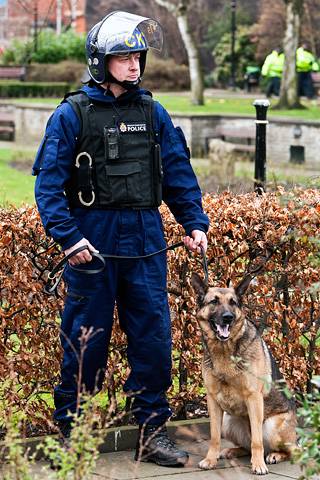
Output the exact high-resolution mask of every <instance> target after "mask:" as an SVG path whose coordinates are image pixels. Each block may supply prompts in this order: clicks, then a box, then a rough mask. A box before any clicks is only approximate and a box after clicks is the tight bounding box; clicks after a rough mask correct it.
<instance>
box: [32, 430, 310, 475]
mask: <svg viewBox="0 0 320 480" xmlns="http://www.w3.org/2000/svg"><path fill="white" fill-rule="evenodd" d="M180 445H181V446H182V447H183V448H185V449H186V450H188V451H189V453H190V460H189V463H188V465H187V466H185V467H183V468H168V467H160V466H158V465H155V464H153V463H138V462H135V461H134V460H133V455H134V452H133V450H129V451H122V452H111V453H103V454H101V455H100V457H99V459H98V462H97V465H96V468H95V469H94V473H93V474H92V475H91V476H90V480H94V479H99V478H101V479H110V480H111V479H112V480H131V479H145V480H148V479H162V480H193V479H194V480H209V479H210V480H218V479H221V480H236V479H237V480H249V479H251V480H252V479H254V478H256V476H255V475H253V474H252V473H251V471H250V459H249V457H243V458H242V459H236V460H234V461H232V462H231V461H228V460H220V461H219V464H218V467H217V468H216V469H215V470H209V471H204V470H200V469H199V468H198V462H199V461H200V460H201V459H202V458H203V456H204V455H205V452H206V449H207V445H208V441H207V440H204V439H203V440H202V439H201V440H198V441H196V442H184V443H180ZM224 445H225V444H224ZM300 474H301V472H300V469H299V467H298V466H297V465H292V464H291V463H290V462H282V463H279V464H277V465H269V475H268V476H267V477H266V479H268V480H276V479H278V480H280V479H283V480H285V479H298V477H299V476H300ZM32 477H33V479H34V480H36V479H37V478H39V479H43V478H46V479H48V480H49V479H50V480H51V479H52V480H53V479H55V478H56V477H55V474H54V473H52V471H51V470H50V469H49V468H48V464H47V463H46V462H42V461H41V462H38V463H37V464H36V465H35V466H34V467H33V469H32ZM88 480H89V479H88Z"/></svg>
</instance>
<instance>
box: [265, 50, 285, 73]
mask: <svg viewBox="0 0 320 480" xmlns="http://www.w3.org/2000/svg"><path fill="white" fill-rule="evenodd" d="M283 65H284V53H278V52H277V50H273V52H272V53H270V54H269V55H268V56H267V57H266V59H265V61H264V64H263V65H262V69H261V73H262V75H263V76H264V77H281V75H282V72H283Z"/></svg>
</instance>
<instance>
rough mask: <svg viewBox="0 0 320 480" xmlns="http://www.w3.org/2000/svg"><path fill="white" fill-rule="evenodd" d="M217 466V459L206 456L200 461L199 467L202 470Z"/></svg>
mask: <svg viewBox="0 0 320 480" xmlns="http://www.w3.org/2000/svg"><path fill="white" fill-rule="evenodd" d="M216 466H217V461H216V460H215V461H214V460H210V458H204V459H203V460H201V462H199V468H201V469H202V470H212V469H213V468H216Z"/></svg>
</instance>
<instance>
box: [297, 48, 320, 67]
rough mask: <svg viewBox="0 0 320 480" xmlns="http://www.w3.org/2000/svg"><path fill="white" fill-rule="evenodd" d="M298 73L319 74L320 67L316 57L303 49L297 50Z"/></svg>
mask: <svg viewBox="0 0 320 480" xmlns="http://www.w3.org/2000/svg"><path fill="white" fill-rule="evenodd" d="M296 62H297V72H318V71H319V65H318V62H317V61H316V59H315V57H314V55H313V54H312V53H311V52H308V50H305V49H304V48H303V47H299V48H298V49H297V59H296Z"/></svg>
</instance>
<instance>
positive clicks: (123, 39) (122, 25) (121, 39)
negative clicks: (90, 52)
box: [95, 11, 163, 55]
mask: <svg viewBox="0 0 320 480" xmlns="http://www.w3.org/2000/svg"><path fill="white" fill-rule="evenodd" d="M95 36H96V44H97V47H98V50H99V52H103V53H104V54H105V55H110V54H111V55H112V54H113V55H116V54H117V53H125V52H130V51H138V50H147V49H148V48H153V49H155V50H158V51H159V52H161V50H162V47H163V32H162V28H161V25H160V24H159V23H158V22H157V21H156V20H153V19H151V18H147V17H141V16H140V15H134V14H132V13H127V12H120V11H119V12H113V13H111V14H110V15H107V16H106V17H105V18H104V19H103V20H102V21H101V23H100V25H99V27H98V29H97V31H96V35H95Z"/></svg>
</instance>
